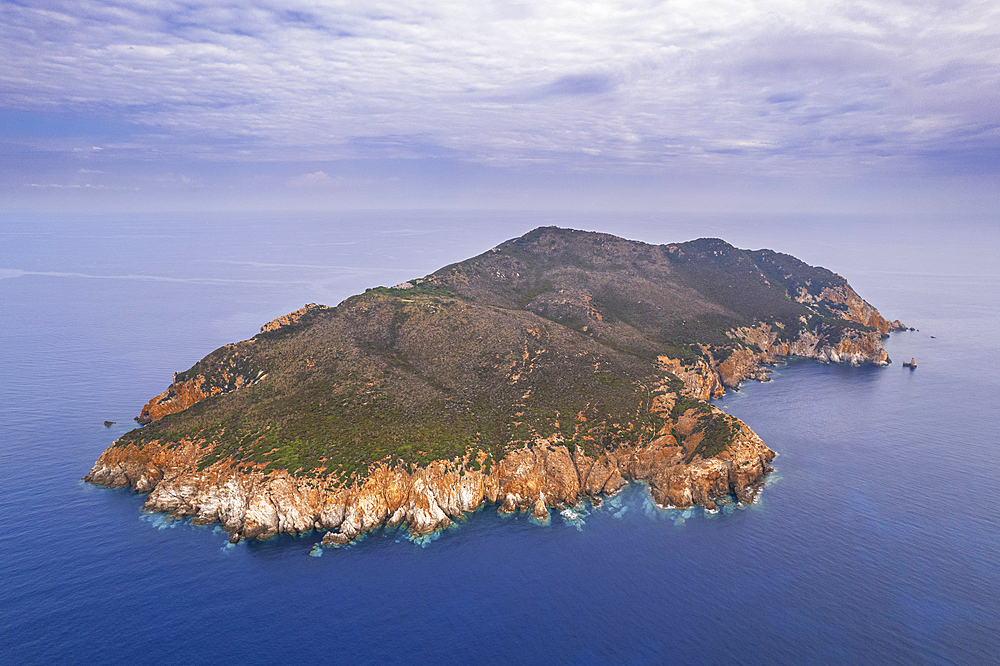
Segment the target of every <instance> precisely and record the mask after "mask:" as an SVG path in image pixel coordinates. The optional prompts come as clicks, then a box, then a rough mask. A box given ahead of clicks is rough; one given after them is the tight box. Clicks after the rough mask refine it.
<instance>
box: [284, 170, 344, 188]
mask: <svg viewBox="0 0 1000 666" xmlns="http://www.w3.org/2000/svg"><path fill="white" fill-rule="evenodd" d="M346 182H347V179H346V178H344V177H342V176H337V177H336V178H330V176H328V175H327V174H326V172H325V171H314V172H313V173H304V174H302V175H301V176H296V177H294V178H291V179H289V181H288V185H289V186H290V187H296V188H308V189H312V188H328V187H340V186H342V185H344V184H345V183H346Z"/></svg>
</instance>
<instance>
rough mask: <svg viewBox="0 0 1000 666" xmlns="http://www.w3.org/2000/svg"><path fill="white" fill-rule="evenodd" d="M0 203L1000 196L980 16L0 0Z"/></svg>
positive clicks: (880, 200)
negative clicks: (0, 56) (0, 0)
mask: <svg viewBox="0 0 1000 666" xmlns="http://www.w3.org/2000/svg"><path fill="white" fill-rule="evenodd" d="M0 54H2V63H3V67H2V68H0V201H2V204H0V210H46V209H49V210H63V209H92V210H102V209H109V210H110V209H135V210H141V209H168V210H169V209H206V208H207V209H211V208H241V207H271V208H298V207H301V208H356V207H390V208H391V207H418V208H419V207H440V208H453V207H454V208H464V207H468V208H477V207H484V208H498V207H499V208H592V209H649V210H653V209H661V210H709V211H711V210H721V211H725V210H757V211H772V210H773V211H776V212H778V211H797V210H812V211H826V210H832V211H867V210H910V209H912V210H914V211H921V210H954V209H963V210H964V209H969V210H980V211H983V210H985V211H996V210H998V209H1000V194H998V192H1000V3H996V2H995V0H990V1H983V2H980V1H973V2H963V1H962V0H954V1H949V0H941V1H922V0H911V1H905V0H904V1H897V0H880V1H879V2H865V1H861V2H854V1H851V0H845V1H837V2H829V1H826V0H812V1H808V2H807V1H797V0H765V1H754V0H674V1H670V0H668V1H663V2H657V1H650V2H645V1H641V0H637V1H632V2H620V1H614V0H601V1H591V2H581V1H575V0H549V1H547V2H528V3H519V2H507V1H505V0H476V1H474V2H472V1H468V0H466V1H464V2H452V1H448V0H444V1H435V0H425V1H420V0H393V1H392V2H383V1H382V0H366V1H365V2H360V1H355V2H351V1H340V2H338V1H324V0H273V1H272V0H257V1H250V0H216V1H213V2H204V3H203V2H199V0H185V1H184V2H173V1H170V0H135V1H131V2H125V1H122V2H114V1H108V0H65V1H63V0H49V1H44V0H42V1H34V0H2V3H0Z"/></svg>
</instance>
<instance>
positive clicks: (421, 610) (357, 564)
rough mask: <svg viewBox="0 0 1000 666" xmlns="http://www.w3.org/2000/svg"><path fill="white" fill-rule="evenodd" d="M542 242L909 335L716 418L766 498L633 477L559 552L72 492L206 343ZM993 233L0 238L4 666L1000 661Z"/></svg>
mask: <svg viewBox="0 0 1000 666" xmlns="http://www.w3.org/2000/svg"><path fill="white" fill-rule="evenodd" d="M551 224H555V225H558V226H563V227H574V228H581V229H589V230H596V231H606V232H610V233H614V234H617V235H620V236H625V237H627V238H633V239H636V240H642V241H646V242H650V243H667V242H677V241H684V240H690V239H693V238H698V237H705V236H711V237H720V238H723V239H725V240H727V241H729V242H731V243H733V244H734V245H736V246H738V247H743V248H751V249H757V248H762V247H767V248H771V249H774V250H778V251H781V252H786V253H789V254H793V255H795V256H797V257H799V258H801V259H803V260H804V261H806V262H807V263H810V264H814V265H816V264H818V265H822V266H826V267H828V268H830V269H832V270H834V271H836V272H838V273H840V274H841V275H843V276H844V277H846V278H847V279H848V280H849V281H850V283H851V284H852V285H853V286H854V287H855V289H856V290H857V291H858V292H859V293H860V294H861V295H862V296H863V297H864V298H866V299H867V300H868V301H869V302H871V303H872V304H874V305H875V306H876V307H878V308H879V309H880V311H881V312H882V313H883V314H884V315H885V316H887V317H888V318H890V319H896V318H899V319H901V320H902V321H903V322H904V323H905V324H906V325H907V326H912V327H913V328H914V329H916V330H914V331H907V332H902V333H895V334H893V335H892V336H891V337H890V338H889V339H888V340H887V341H886V342H885V346H886V348H887V349H888V351H889V354H890V355H891V357H892V359H893V363H892V365H890V366H889V367H873V366H861V367H849V366H843V365H823V364H820V363H817V362H813V361H805V360H793V361H792V362H789V363H788V364H787V365H781V366H778V367H776V368H774V372H773V374H772V380H773V381H770V382H768V383H757V382H750V383H747V384H745V385H744V386H743V387H742V388H741V390H740V391H739V392H730V393H729V394H728V395H726V396H725V397H724V398H722V399H720V400H718V401H717V403H718V405H719V406H720V407H721V408H722V409H725V410H727V411H728V412H729V413H730V414H733V415H736V416H738V417H740V418H741V419H743V420H744V421H746V422H747V423H748V424H749V425H750V426H751V427H752V428H754V429H755V430H756V432H757V433H758V434H759V435H760V436H761V437H762V438H763V439H764V441H765V442H767V444H768V445H769V446H770V447H771V448H772V449H774V450H775V451H776V452H777V453H778V457H777V458H776V459H775V461H774V467H775V471H774V472H773V473H772V474H771V475H770V476H769V477H768V479H767V485H766V487H765V488H764V490H763V492H762V493H761V495H760V499H759V501H758V502H757V503H756V504H754V505H752V506H737V505H736V504H735V503H733V502H732V501H730V502H728V503H725V504H723V505H722V507H721V508H722V510H721V511H720V512H719V513H717V514H707V513H706V512H704V511H703V510H702V509H700V508H695V509H689V510H685V511H677V510H662V509H659V508H657V507H656V506H655V505H654V504H653V503H652V502H651V501H650V498H649V493H648V491H647V489H646V488H645V487H644V486H643V485H642V484H637V483H633V484H631V485H630V486H629V487H628V488H627V489H626V490H625V491H623V492H622V493H621V494H619V495H617V496H616V497H613V498H611V499H609V500H608V501H606V502H604V504H603V505H602V506H601V507H599V508H595V507H593V506H590V505H589V504H588V505H584V506H582V507H580V508H579V510H577V511H574V512H573V513H572V514H566V515H563V514H559V513H555V512H554V513H553V518H552V520H551V522H550V524H548V525H547V526H539V525H536V524H534V523H532V522H531V521H529V520H528V518H527V517H526V516H523V515H518V516H513V517H504V516H501V515H498V513H497V511H496V507H494V506H487V507H485V508H483V509H482V510H480V511H478V512H476V513H474V514H471V515H469V516H468V517H467V518H465V519H464V520H462V521H460V522H458V523H457V524H456V525H455V526H454V527H452V528H449V529H448V530H446V531H444V532H442V533H440V534H438V535H436V537H435V538H433V539H430V540H422V541H414V540H412V539H410V538H409V537H408V535H407V533H406V532H404V531H400V530H391V529H385V530H379V531H375V532H373V533H371V534H369V535H367V536H366V537H365V538H363V539H361V540H360V541H358V542H356V543H354V544H352V545H349V546H347V547H343V548H323V547H321V546H319V545H318V543H319V541H320V539H321V536H322V535H321V534H319V533H310V534H306V535H303V536H299V537H290V536H280V537H277V538H273V539H270V540H267V541H259V542H258V541H251V542H246V541H244V542H241V543H239V544H237V545H231V544H229V543H228V536H227V535H226V534H225V533H223V532H222V531H221V530H220V529H219V528H218V527H217V526H201V527H199V526H194V525H191V524H189V523H188V522H186V521H168V520H165V519H164V517H163V516H162V515H158V514H150V513H146V512H144V511H143V510H142V504H143V500H144V498H143V497H142V496H140V495H138V494H135V493H133V492H131V491H129V490H123V489H117V490H112V489H104V488H97V487H94V486H91V485H88V484H86V483H84V482H83V481H82V480H81V477H82V476H84V475H85V474H86V473H87V472H88V471H89V470H90V468H91V466H92V465H93V463H94V461H95V460H96V458H97V457H98V456H99V455H100V453H101V452H102V451H103V450H104V448H105V447H107V446H108V445H109V444H111V443H112V442H113V441H114V440H115V439H116V438H117V437H119V436H120V435H122V434H123V433H125V432H127V431H128V430H129V429H131V428H132V427H133V426H134V425H135V424H134V422H133V417H134V416H135V415H137V414H138V412H139V409H140V407H141V406H142V405H143V404H144V403H145V402H146V401H147V400H148V399H149V398H150V397H152V396H154V395H156V394H157V393H159V392H161V391H163V390H164V389H165V388H166V386H167V385H168V384H169V383H170V380H171V375H172V373H173V372H175V371H178V370H184V369H187V368H188V367H190V366H191V365H192V364H194V363H195V361H197V360H198V359H200V358H201V357H202V356H204V355H205V354H207V353H208V352H210V351H212V350H213V349H215V348H217V347H219V346H221V345H223V344H226V343H229V342H234V341H237V340H243V339H247V338H249V337H251V336H253V335H254V334H255V333H256V332H257V331H258V329H259V327H260V326H261V325H262V324H263V323H265V322H267V321H269V320H271V319H273V318H274V317H276V316H279V315H282V314H285V313H287V312H289V311H291V310H294V309H297V308H299V307H301V306H302V305H303V304H304V303H307V302H317V303H326V304H336V303H338V302H340V301H341V300H343V299H344V298H346V297H348V296H350V295H352V294H354V293H358V292H361V291H364V289H365V288H367V287H372V286H378V285H386V286H391V285H394V284H397V283H400V282H403V281H404V280H407V279H409V278H414V277H419V276H422V275H425V274H427V273H430V272H432V271H434V270H436V269H438V268H440V267H442V266H445V265H447V264H450V263H453V262H456V261H461V260H463V259H465V258H468V257H471V256H474V255H476V254H479V253H480V252H483V251H486V250H488V249H490V248H491V247H493V246H495V245H497V244H498V243H500V242H502V241H504V240H506V239H508V238H512V237H515V236H519V235H521V234H523V233H526V232H527V231H529V230H531V229H532V228H534V227H537V226H541V225H551ZM998 229H1000V218H998V217H997V216H995V215H994V216H989V215H975V214H971V213H955V214H952V215H944V214H939V215H930V214H926V215H875V214H872V215H833V214H814V215H791V214H788V215H762V214H761V215H758V214H730V213H720V214H681V213H669V214H666V213H664V214H654V213H621V214H619V213H597V212H586V213H580V212H552V211H543V212H531V211H528V212H524V211H521V212H509V211H504V212H497V211H472V212H469V211H350V212H336V213H328V212H252V213H246V212H244V213H238V212H212V213H169V214H166V213H158V214H105V215H98V214H75V213H58V214H35V213H21V214H14V213H6V214H3V215H2V216H0V663H3V664H130V665H131V664H158V665H159V664H240V665H243V664H283V663H300V664H435V665H446V664H463V665H465V664H469V665H474V664H554V665H558V664H579V665H589V664H602V665H603V664H636V665H639V664H796V665H797V664H907V665H913V664H996V663H1000V506H998V502H997V491H998V485H1000V484H998V482H1000V419H998V417H1000V372H998V359H1000V260H998V258H997V257H998V251H1000V233H998ZM911 358H915V359H916V361H917V368H916V369H915V370H910V369H908V368H904V367H902V362H903V361H908V360H910V359H911ZM105 421H114V422H115V423H114V425H111V426H107V427H106V426H105V425H104V422H105Z"/></svg>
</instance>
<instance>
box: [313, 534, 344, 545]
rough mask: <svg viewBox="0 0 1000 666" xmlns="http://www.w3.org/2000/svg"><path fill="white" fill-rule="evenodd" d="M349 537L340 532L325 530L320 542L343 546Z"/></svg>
mask: <svg viewBox="0 0 1000 666" xmlns="http://www.w3.org/2000/svg"><path fill="white" fill-rule="evenodd" d="M348 541H350V539H348V538H347V537H346V536H345V535H343V534H341V533H340V532H327V533H326V534H324V535H323V540H322V541H320V543H321V544H322V545H324V546H343V545H344V544H346V543H347V542H348Z"/></svg>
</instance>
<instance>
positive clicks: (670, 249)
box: [85, 227, 905, 545]
mask: <svg viewBox="0 0 1000 666" xmlns="http://www.w3.org/2000/svg"><path fill="white" fill-rule="evenodd" d="M904 328H905V327H904V326H903V324H902V323H900V322H899V321H898V320H897V321H892V322H890V321H888V320H886V319H885V318H883V317H882V316H881V315H880V314H879V312H878V310H876V309H875V308H874V307H872V306H871V305H870V304H868V303H867V302H866V301H865V300H863V299H862V298H861V297H860V296H859V295H858V294H857V293H855V291H854V290H853V289H852V288H851V286H850V285H849V284H848V283H847V281H846V280H845V279H844V278H843V277H841V276H840V275H837V274H836V273H833V272H831V271H829V270H827V269H825V268H819V267H813V266H809V265H807V264H805V263H804V262H802V261H800V260H798V259H796V258H794V257H792V256H789V255H787V254H781V253H779V252H774V251H772V250H756V251H749V250H741V249H738V248H736V247H733V246H732V245H730V244H728V243H726V242H724V241H722V240H719V239H714V238H702V239H699V240H694V241H690V242H684V243H676V244H668V245H650V244H646V243H642V242H637V241H631V240H625V239H622V238H618V237H615V236H612V235H608V234H603V233H595V232H587V231H576V230H570V229H561V228H556V227H543V228H539V229H535V230H534V231H531V232H529V233H527V234H525V235H524V236H521V237H519V238H515V239H512V240H510V241H507V242H505V243H503V244H501V245H499V246H497V247H495V248H492V249H490V250H488V251H486V252H484V253H483V254H481V255H479V256H477V257H474V258H472V259H468V260H466V261H462V262H460V263H456V264H453V265H450V266H446V267H444V268H442V269H440V270H438V271H437V272H435V273H432V274H430V275H427V276H425V277H421V278H415V279H412V280H409V281H407V282H404V283H402V284H397V285H395V286H393V287H377V288H373V289H369V290H367V291H366V292H365V293H363V294H358V295H356V296H352V297H350V298H348V299H347V300H345V301H344V302H342V303H341V304H339V305H337V306H336V307H329V306H325V305H316V304H314V303H310V304H307V305H305V306H304V307H302V308H301V309H299V310H296V311H294V312H291V313H289V314H287V315H284V316H281V317H278V318H277V319H275V320H274V321H271V322H270V323H268V324H265V325H264V326H263V327H262V328H261V330H260V333H259V334H258V335H256V336H254V337H253V338H251V339H249V340H245V341H243V342H238V343H234V344H228V345H226V346H224V347H222V348H220V349H217V350H215V351H214V352H212V353H210V354H208V355H207V356H206V357H204V358H203V359H201V360H200V361H198V362H197V363H195V365H194V366H193V367H191V368H190V369H189V370H187V371H184V372H179V373H176V374H174V376H173V381H172V382H171V384H170V386H169V387H168V388H167V390H166V391H164V392H163V393H161V394H160V395H158V396H156V397H154V398H152V399H151V400H149V402H148V404H146V405H145V406H144V407H143V408H142V410H141V413H140V415H139V416H138V417H137V419H136V420H137V421H138V422H139V424H140V426H141V427H139V428H136V429H134V430H132V431H130V432H128V433H126V434H124V435H123V436H121V437H120V438H118V439H117V440H116V441H115V442H114V443H113V444H112V445H111V446H109V447H108V448H107V450H105V451H104V453H103V454H101V456H100V458H99V459H98V460H97V462H96V463H95V465H94V466H93V469H91V471H90V473H89V474H88V475H87V476H86V477H85V480H86V481H88V482H90V483H94V484H98V485H103V486H110V487H125V486H127V487H131V488H132V489H134V490H135V491H137V492H139V493H148V496H147V498H146V500H145V505H144V508H145V509H147V510H150V511H157V512H166V513H168V514H169V515H170V516H171V517H173V518H182V517H189V518H190V519H191V520H192V521H193V522H195V523H198V524H209V523H215V522H218V523H219V524H220V525H221V526H222V527H223V528H224V529H225V530H226V531H227V532H229V533H230V534H231V535H232V540H233V541H238V540H239V539H241V538H258V539H263V538H268V537H271V536H274V535H276V534H279V533H287V534H293V535H295V534H302V533H306V532H309V531H312V530H319V531H322V532H324V535H323V538H322V542H323V543H324V544H334V545H340V544H345V543H348V542H350V541H352V540H354V539H356V538H357V537H359V536H360V535H362V534H364V533H365V532H367V531H369V530H372V529H375V528H378V527H380V526H394V525H399V526H405V527H407V528H408V529H409V530H410V531H411V532H412V533H413V534H414V535H424V534H429V533H431V532H434V531H436V530H440V529H442V528H444V527H447V526H448V525H450V524H452V523H453V521H455V520H457V519H459V518H461V517H462V516H463V515H464V514H466V513H468V512H472V511H475V510H477V509H480V508H482V507H483V506H487V505H493V506H496V507H497V510H499V511H501V512H507V513H513V512H528V513H530V515H531V516H532V517H533V518H534V519H535V520H538V521H542V522H545V521H548V520H549V515H550V511H551V510H552V508H553V507H559V508H565V507H570V506H574V505H578V504H579V503H580V502H582V501H586V500H589V501H591V502H594V503H599V502H600V498H601V497H602V496H609V495H612V494H614V493H616V492H618V491H619V490H621V489H622V488H623V487H624V486H625V485H626V484H627V483H628V482H629V481H630V480H632V481H640V482H644V483H646V484H647V485H648V488H649V492H650V494H651V495H652V498H653V500H655V502H656V503H657V504H658V505H660V506H662V507H675V508H686V507H691V506H693V505H701V506H703V507H704V508H705V510H707V511H713V510H715V509H716V501H717V500H718V499H719V498H723V497H732V498H734V499H735V500H737V501H740V502H744V503H752V502H753V501H754V500H755V498H756V496H757V493H758V492H759V490H760V488H761V486H762V483H763V480H764V477H765V475H766V474H768V472H770V471H771V470H772V468H771V465H770V463H771V462H772V460H773V459H774V456H775V454H774V452H773V451H772V450H771V449H770V448H768V447H767V445H765V444H764V442H763V441H761V439H760V438H759V437H758V436H757V435H756V434H755V433H754V431H753V430H752V429H751V428H750V427H749V426H748V425H747V424H745V423H743V422H742V421H740V420H739V419H737V418H735V417H733V416H730V415H728V414H726V413H725V412H723V411H722V410H720V409H719V408H717V407H715V406H714V405H712V404H711V402H710V399H711V398H714V397H719V396H722V395H723V394H724V393H725V391H726V390H727V389H736V388H738V387H739V385H740V383H741V382H743V381H744V380H747V379H756V380H761V381H766V380H767V374H768V372H769V370H768V368H769V366H771V365H773V364H775V363H778V362H781V360H782V359H783V358H786V357H789V356H800V357H807V358H813V359H817V360H819V361H823V362H834V363H850V364H855V365H856V364H861V363H872V364H876V365H888V364H889V363H890V359H889V356H888V354H887V353H886V351H885V349H884V348H883V346H882V339H883V338H884V337H886V336H887V335H888V334H889V333H890V332H891V331H897V330H904Z"/></svg>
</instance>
